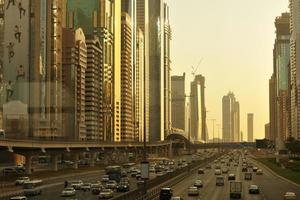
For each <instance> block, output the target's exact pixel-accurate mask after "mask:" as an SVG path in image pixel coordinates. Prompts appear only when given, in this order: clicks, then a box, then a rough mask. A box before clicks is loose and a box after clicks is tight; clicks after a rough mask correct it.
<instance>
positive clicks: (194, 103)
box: [190, 75, 208, 142]
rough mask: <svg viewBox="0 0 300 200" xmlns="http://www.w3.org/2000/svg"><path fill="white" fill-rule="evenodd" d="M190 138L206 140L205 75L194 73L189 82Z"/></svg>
mask: <svg viewBox="0 0 300 200" xmlns="http://www.w3.org/2000/svg"><path fill="white" fill-rule="evenodd" d="M190 96H191V101H190V106H191V107H190V108H191V109H190V114H191V138H192V139H193V140H195V141H197V142H199V141H205V142H207V141H208V138H207V137H206V136H207V134H206V107H205V77H204V76H202V75H196V77H195V79H194V81H193V82H191V95H190Z"/></svg>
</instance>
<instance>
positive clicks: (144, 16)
mask: <svg viewBox="0 0 300 200" xmlns="http://www.w3.org/2000/svg"><path fill="white" fill-rule="evenodd" d="M136 27H137V29H140V30H141V31H142V32H143V36H144V49H143V50H144V52H143V54H144V55H143V63H144V72H143V74H144V84H145V85H144V87H143V94H144V95H143V96H144V113H145V116H144V120H145V121H144V126H145V127H144V128H143V129H144V130H145V131H146V133H145V134H146V140H147V141H149V132H150V131H149V130H150V128H149V117H150V107H149V105H150V104H149V99H150V97H149V96H150V93H149V92H150V91H149V87H150V86H149V84H150V82H149V2H148V0H136ZM137 58H138V56H137Z"/></svg>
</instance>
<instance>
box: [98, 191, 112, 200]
mask: <svg viewBox="0 0 300 200" xmlns="http://www.w3.org/2000/svg"><path fill="white" fill-rule="evenodd" d="M113 196H114V192H113V191H112V190H111V189H103V190H102V191H101V192H100V194H99V196H98V197H99V199H110V198H113Z"/></svg>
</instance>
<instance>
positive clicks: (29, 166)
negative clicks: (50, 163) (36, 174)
mask: <svg viewBox="0 0 300 200" xmlns="http://www.w3.org/2000/svg"><path fill="white" fill-rule="evenodd" d="M31 159H32V155H26V156H25V172H26V174H31V173H32V161H31Z"/></svg>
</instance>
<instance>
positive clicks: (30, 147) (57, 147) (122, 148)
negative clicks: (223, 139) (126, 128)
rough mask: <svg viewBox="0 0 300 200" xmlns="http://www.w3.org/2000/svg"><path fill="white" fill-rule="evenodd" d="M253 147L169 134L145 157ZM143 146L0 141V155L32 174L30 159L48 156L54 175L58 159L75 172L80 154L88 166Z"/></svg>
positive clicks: (149, 147) (139, 150)
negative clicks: (67, 158)
mask: <svg viewBox="0 0 300 200" xmlns="http://www.w3.org/2000/svg"><path fill="white" fill-rule="evenodd" d="M253 146H255V143H201V144H194V143H190V142H189V141H188V140H187V139H186V138H185V137H184V136H183V135H180V134H170V135H169V136H168V137H167V138H166V140H165V141H161V142H154V143H147V147H146V151H147V153H148V154H157V155H161V156H166V157H171V156H173V155H174V154H178V152H179V149H184V150H186V149H187V148H188V147H190V149H192V151H195V150H197V149H212V148H214V149H216V148H230V149H232V148H244V147H253ZM143 150H144V146H143V143H142V142H92V141H57V140H45V139H44V140H41V139H22V140H21V139H19V140H18V139H0V152H9V153H12V154H19V155H23V156H24V157H25V159H26V161H25V165H26V172H27V173H28V174H30V173H31V171H32V158H33V157H34V156H40V155H49V156H50V157H51V161H52V166H53V167H52V168H53V170H54V171H57V170H58V159H59V156H61V155H62V154H68V155H71V156H72V157H73V162H74V168H78V162H79V154H81V153H87V154H89V155H90V156H89V158H90V165H91V166H93V165H94V164H95V160H96V155H97V153H103V154H104V155H105V156H108V157H110V156H111V155H112V154H117V155H120V156H121V157H122V156H125V157H128V155H129V154H130V153H134V154H136V155H142V154H143Z"/></svg>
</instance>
